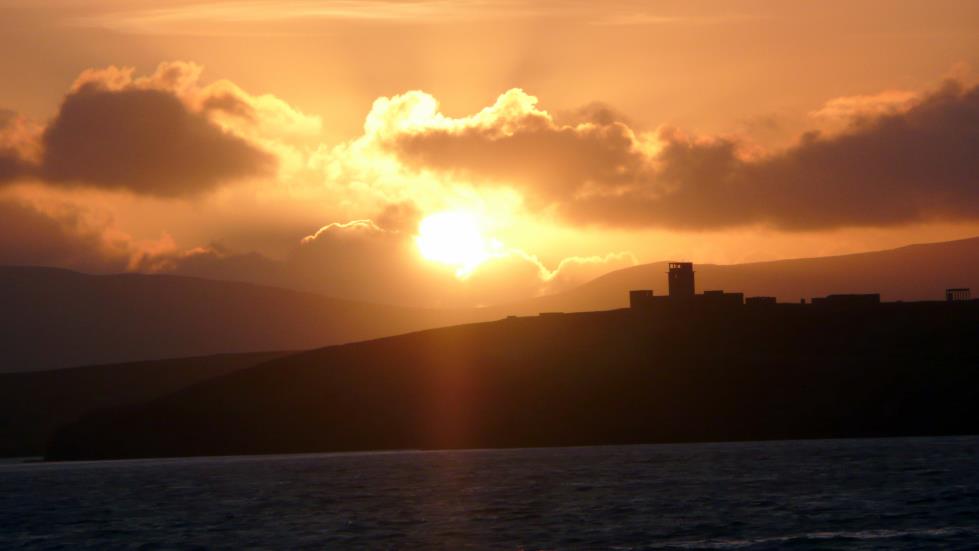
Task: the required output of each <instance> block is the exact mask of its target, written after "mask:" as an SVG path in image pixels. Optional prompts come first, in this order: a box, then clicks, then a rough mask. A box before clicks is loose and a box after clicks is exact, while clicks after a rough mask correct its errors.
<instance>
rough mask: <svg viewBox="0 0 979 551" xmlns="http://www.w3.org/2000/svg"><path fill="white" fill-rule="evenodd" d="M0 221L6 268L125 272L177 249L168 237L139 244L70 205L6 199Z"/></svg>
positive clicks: (0, 259)
mask: <svg viewBox="0 0 979 551" xmlns="http://www.w3.org/2000/svg"><path fill="white" fill-rule="evenodd" d="M0 220H3V231H2V232H0V263H3V264H7V265H31V266H60V267H65V268H72V269H76V270H81V271H84V272H94V273H105V272H122V271H127V270H133V269H137V268H139V267H140V264H141V262H142V261H143V260H144V259H145V258H148V257H150V256H155V255H158V254H162V253H165V252H168V251H169V250H171V249H172V248H173V243H172V241H171V240H170V239H169V237H168V236H163V237H162V238H161V239H160V240H159V241H157V242H144V243H139V242H136V241H135V240H133V239H132V238H131V237H130V236H129V235H127V234H125V233H123V232H121V231H120V230H118V229H117V228H115V227H114V226H113V224H112V220H111V218H109V217H107V216H105V215H104V214H102V213H98V212H93V211H92V210H89V209H86V208H84V207H81V206H78V205H74V204H70V203H49V204H34V203H32V202H29V201H26V200H23V199H18V198H13V197H3V198H0Z"/></svg>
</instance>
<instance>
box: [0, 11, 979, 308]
mask: <svg viewBox="0 0 979 551" xmlns="http://www.w3.org/2000/svg"><path fill="white" fill-rule="evenodd" d="M0 51H2V52H4V55H2V56H0V71H2V74H3V75H4V82H5V84H4V86H2V87H0V221H2V229H3V231H2V233H0V264H31V265H46V266H59V267H65V268H71V269H77V270H81V271H85V272H91V273H109V272H121V271H141V272H148V273H176V274H185V275H197V276H204V277H212V278H217V279H235V280H244V281H252V282H257V283H265V284H273V285H279V286H283V287H291V288H297V289H305V290H315V291H318V292H322V293H325V294H328V295H332V296H337V297H342V298H352V299H363V300H371V301H374V302H383V303H393V304H405V305H418V306H429V307H445V306H470V305H485V304H493V303H500V302H506V301H511V300H518V299H522V298H526V297H530V296H535V295H539V294H544V293H551V292H558V291H561V290H564V289H568V288H570V287H573V286H574V285H577V284H580V283H583V282H585V281H587V280H589V279H592V278H594V277H596V276H598V275H601V274H603V273H606V272H608V271H611V270H615V269H619V268H623V267H626V266H631V265H633V264H637V263H646V262H654V261H660V260H672V259H676V260H690V261H694V262H699V263H708V262H710V263H736V262H744V261H754V260H769V259H778V258H793V257H803V256H823V255H831V254H840V253H848V252H857V251H867V250H876V249H883V248H890V247H895V246H901V245H906V244H910V243H917V242H929V241H942V240H948V239H957V238H962V237H972V236H977V235H979V87H977V83H979V76H977V74H979V73H977V70H979V2H973V1H954V2H953V1H938V0H929V1H921V2H898V1H894V0H881V1H853V0H850V1H845V2H844V1H841V2H835V1H824V2H784V1H767V2H760V1H718V2H710V1H693V2H691V1H676V2H655V1H649V2H638V1H637V2H632V1H623V0H612V1H609V2H588V1H580V2H573V1H565V2H557V1H555V2H549V1H542V2H517V1H502V0H484V1H472V2H468V1H457V2H448V1H418V2H410V1H405V2H400V1H392V2H388V1H380V0H377V1H368V0H345V1H335V2H330V1H316V2H314V1H304V0H285V1H275V2H273V1H265V0H248V1H245V0H242V1H238V0H228V1H210V2H197V1H177V2H168V3H162V2H159V3H158V2H145V1H136V0H89V1H81V0H54V1H43V2H42V1H37V0H5V1H0Z"/></svg>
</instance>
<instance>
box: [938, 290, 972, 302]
mask: <svg viewBox="0 0 979 551" xmlns="http://www.w3.org/2000/svg"><path fill="white" fill-rule="evenodd" d="M970 299H972V291H970V290H969V288H968V287H958V288H955V289H945V300H947V301H948V302H954V301H957V300H970Z"/></svg>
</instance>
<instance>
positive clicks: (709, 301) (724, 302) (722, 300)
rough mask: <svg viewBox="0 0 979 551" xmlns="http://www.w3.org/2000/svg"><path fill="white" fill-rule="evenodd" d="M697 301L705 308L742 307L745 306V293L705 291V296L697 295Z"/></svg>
mask: <svg viewBox="0 0 979 551" xmlns="http://www.w3.org/2000/svg"><path fill="white" fill-rule="evenodd" d="M696 299H697V300H698V302H700V303H701V304H703V305H705V306H720V307H724V306H741V305H742V304H744V293H725V292H724V291H704V294H702V295H697V296H696Z"/></svg>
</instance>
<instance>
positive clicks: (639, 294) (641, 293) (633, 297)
mask: <svg viewBox="0 0 979 551" xmlns="http://www.w3.org/2000/svg"><path fill="white" fill-rule="evenodd" d="M652 303H653V292H652V291H650V290H648V289H640V290H636V291H629V308H632V309H633V310H636V309H639V308H648V307H649V306H650V305H652Z"/></svg>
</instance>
